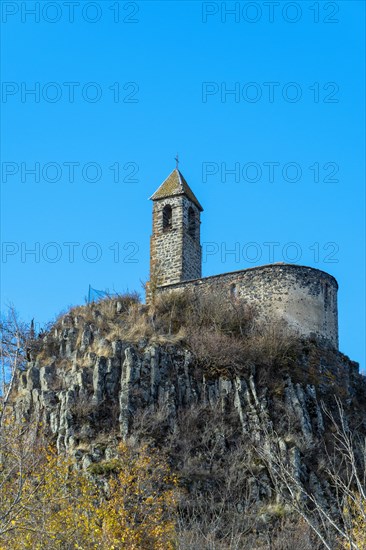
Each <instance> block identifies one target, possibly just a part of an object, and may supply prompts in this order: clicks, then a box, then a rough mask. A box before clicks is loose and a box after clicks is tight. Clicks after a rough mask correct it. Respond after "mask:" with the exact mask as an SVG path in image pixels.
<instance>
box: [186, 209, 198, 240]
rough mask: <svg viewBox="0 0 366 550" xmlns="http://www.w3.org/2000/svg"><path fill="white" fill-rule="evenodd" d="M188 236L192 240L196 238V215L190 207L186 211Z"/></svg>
mask: <svg viewBox="0 0 366 550" xmlns="http://www.w3.org/2000/svg"><path fill="white" fill-rule="evenodd" d="M188 235H190V236H191V237H192V239H194V238H195V237H196V214H195V212H194V210H193V208H192V207H191V206H190V207H189V210H188Z"/></svg>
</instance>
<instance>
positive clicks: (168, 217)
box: [163, 204, 172, 231]
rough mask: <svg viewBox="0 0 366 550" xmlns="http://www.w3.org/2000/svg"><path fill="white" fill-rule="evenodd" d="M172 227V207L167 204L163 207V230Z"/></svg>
mask: <svg viewBox="0 0 366 550" xmlns="http://www.w3.org/2000/svg"><path fill="white" fill-rule="evenodd" d="M171 228H172V207H171V206H170V204H166V205H165V206H164V208H163V230H164V231H167V230H168V229H171Z"/></svg>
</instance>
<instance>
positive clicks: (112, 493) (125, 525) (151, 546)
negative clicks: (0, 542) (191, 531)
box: [0, 443, 177, 550]
mask: <svg viewBox="0 0 366 550" xmlns="http://www.w3.org/2000/svg"><path fill="white" fill-rule="evenodd" d="M42 453H43V454H42V457H41V459H40V460H39V461H37V463H35V464H33V465H30V467H29V468H28V470H27V471H26V473H25V472H24V470H22V471H21V470H18V471H15V477H13V478H12V479H10V480H9V482H8V486H7V487H6V489H7V491H6V493H7V494H11V493H12V492H13V493H14V491H15V490H16V483H14V479H16V477H17V476H18V477H19V474H20V473H21V476H22V480H23V493H22V495H21V499H20V502H19V506H18V508H17V510H16V513H15V514H14V518H13V519H12V526H13V528H14V529H13V530H12V531H11V533H10V532H9V534H8V535H6V534H5V535H4V541H6V542H7V545H6V546H5V547H6V548H8V547H11V548H12V549H14V550H18V549H19V550H20V549H32V550H33V549H35V550H36V549H37V548H39V549H42V548H50V547H52V548H55V549H56V548H63V547H68V548H73V549H75V550H84V549H88V550H89V549H91V550H92V549H95V550H101V549H104V548H108V549H111V550H113V549H115V550H119V549H125V550H171V549H173V548H174V541H175V538H176V537H175V523H174V512H175V506H176V484H177V480H176V478H175V477H174V476H173V475H172V474H171V473H170V471H169V468H168V466H167V463H166V461H165V460H164V458H163V457H161V456H159V454H158V452H157V451H151V450H149V449H148V447H147V446H142V447H140V448H138V449H131V448H130V447H128V446H127V445H126V443H122V444H121V445H120V446H119V449H118V457H117V458H116V459H115V461H116V464H115V466H116V468H112V469H107V470H106V471H107V472H108V477H107V479H106V478H105V477H103V479H104V480H106V481H107V483H108V491H107V492H106V493H103V492H102V491H101V490H100V489H97V484H95V483H94V482H93V481H92V477H91V476H86V475H85V473H83V472H81V471H79V470H76V469H75V467H74V466H73V465H72V464H71V462H70V461H69V460H67V459H65V458H62V457H60V456H58V455H57V454H56V452H55V450H54V449H52V448H46V449H43V451H42ZM100 472H103V468H101V469H100ZM104 475H106V474H105V471H104ZM97 477H98V476H97ZM0 512H1V510H0ZM10 541H11V544H10ZM70 541H73V542H72V546H70ZM0 550H1V547H0Z"/></svg>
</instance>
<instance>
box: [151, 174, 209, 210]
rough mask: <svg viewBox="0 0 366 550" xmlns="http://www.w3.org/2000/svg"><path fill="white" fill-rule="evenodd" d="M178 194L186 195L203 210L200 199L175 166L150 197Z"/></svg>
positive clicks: (153, 198) (165, 196)
mask: <svg viewBox="0 0 366 550" xmlns="http://www.w3.org/2000/svg"><path fill="white" fill-rule="evenodd" d="M177 195H186V197H188V198H189V199H190V200H191V201H192V202H193V203H194V204H195V205H196V206H197V208H198V209H199V210H200V211H201V212H202V211H203V208H202V206H201V205H200V203H199V202H198V199H197V198H196V196H195V194H194V193H193V191H192V189H191V188H190V187H189V185H188V183H187V182H186V180H185V179H184V176H183V174H181V173H180V172H179V170H178V168H175V169H174V170H173V172H172V173H171V174H169V176H168V177H167V178H166V180H165V181H163V183H162V184H161V185H160V187H159V188H158V190H157V191H155V193H154V194H153V195H152V196H151V197H150V199H151V200H152V201H156V200H159V199H165V198H167V197H174V196H177Z"/></svg>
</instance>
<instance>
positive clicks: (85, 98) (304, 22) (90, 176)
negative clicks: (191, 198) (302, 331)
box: [1, 0, 365, 366]
mask: <svg viewBox="0 0 366 550" xmlns="http://www.w3.org/2000/svg"><path fill="white" fill-rule="evenodd" d="M290 4H291V5H289V3H288V2H280V3H277V2H274V3H270V5H268V2H267V3H266V2H260V1H257V2H251V3H248V2H236V3H235V2H226V3H225V2H224V3H221V2H203V3H201V2H198V1H188V2H168V1H166V2H154V1H147V2H115V1H109V0H105V1H103V2H92V3H91V2H87V1H83V0H80V2H79V3H74V4H73V5H72V6H70V5H67V3H66V2H63V1H59V2H47V1H43V2H25V3H24V2H7V1H3V2H2V6H1V7H2V21H3V22H2V80H3V90H2V104H1V107H2V182H1V186H2V240H3V250H2V264H1V268H2V269H1V271H2V288H1V291H2V307H5V306H6V304H7V303H9V302H12V303H14V304H15V306H16V308H17V309H18V310H19V312H20V314H21V316H22V317H23V318H24V319H25V320H30V319H31V318H32V317H34V318H35V320H36V322H37V323H40V324H42V323H44V322H46V321H49V320H52V319H53V318H54V316H55V315H56V314H57V313H59V312H60V311H61V310H65V309H66V308H67V307H68V306H70V305H74V304H80V303H83V302H84V296H85V295H86V294H87V291H88V285H89V284H91V285H92V286H93V287H94V288H96V289H109V290H113V289H115V290H116V291H124V290H127V289H129V290H133V289H137V290H139V291H141V282H140V281H146V280H147V279H148V269H149V237H150V232H151V203H150V202H149V201H148V197H149V196H150V195H151V194H152V193H153V192H154V191H155V190H156V188H157V187H158V186H159V185H160V183H161V182H162V181H163V180H164V179H165V177H166V176H167V175H168V174H169V172H170V171H171V170H172V169H173V168H174V166H175V162H174V156H175V155H176V153H177V152H179V156H180V169H181V171H182V173H183V174H184V176H185V177H186V179H187V181H188V183H189V184H190V186H191V187H192V188H193V190H194V192H195V193H196V195H197V197H198V199H199V200H200V202H201V203H202V204H203V206H204V209H205V211H204V213H203V216H202V242H203V249H204V263H203V272H204V275H212V274H215V273H221V272H225V271H233V270H237V269H242V268H246V267H250V266H253V265H261V264H266V263H269V262H270V261H296V263H299V264H303V265H310V266H313V267H316V268H319V269H323V270H325V271H327V272H329V273H331V274H332V275H334V276H335V277H336V278H337V280H338V282H339V285H340V290H339V325H340V349H341V351H343V352H344V353H346V354H347V355H349V356H350V357H351V358H352V359H354V360H357V361H360V362H361V365H362V366H364V364H365V362H364V361H365V348H364V332H365V326H364V305H365V282H364V281H365V271H364V268H365V261H364V260H365V258H364V253H365V246H364V245H365V243H364V234H365V232H364V229H365V227H364V221H365V211H364V207H365V200H364V193H365V191H364V189H365V185H364V170H365V162H364V160H365V159H364V147H365V142H364V124H365V116H364V105H363V97H364V92H365V89H364V70H365V66H364V33H365V30H364V6H365V4H364V2H363V1H351V0H347V1H340V2H312V1H311V2H307V1H301V2H292V3H290ZM37 6H38V8H37ZM235 6H236V10H237V11H236V12H235V13H229V11H230V10H232V9H233V8H235ZM35 8H36V10H37V9H38V10H39V12H38V13H37V12H36V13H35V14H34V13H33V14H32V13H31V11H32V10H33V11H34V9H35ZM238 10H239V11H238ZM272 10H273V11H272ZM32 89H33V90H35V92H34V93H28V92H29V91H30V90H32ZM230 91H231V93H230ZM111 167H112V168H111ZM32 168H33V169H35V170H36V174H34V173H33V174H32V173H30V172H29V171H27V170H31V169H32ZM118 169H119V170H118ZM230 170H231V171H233V170H234V172H230ZM118 172H119V173H118ZM93 180H98V181H93ZM115 180H116V181H115ZM67 243H69V244H67ZM70 243H74V244H70ZM90 243H96V244H90ZM208 243H214V244H208ZM265 243H274V244H272V245H269V244H265ZM276 243H278V244H276ZM291 243H296V244H295V245H294V244H291ZM271 248H272V249H273V250H274V254H273V256H271V254H270V249H271ZM32 249H33V250H35V253H34V254H29V253H27V250H32ZM233 249H234V250H235V251H236V253H235V254H229V253H228V251H230V250H233ZM118 252H119V254H118ZM238 255H239V257H238ZM94 259H96V261H93V260H94Z"/></svg>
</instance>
